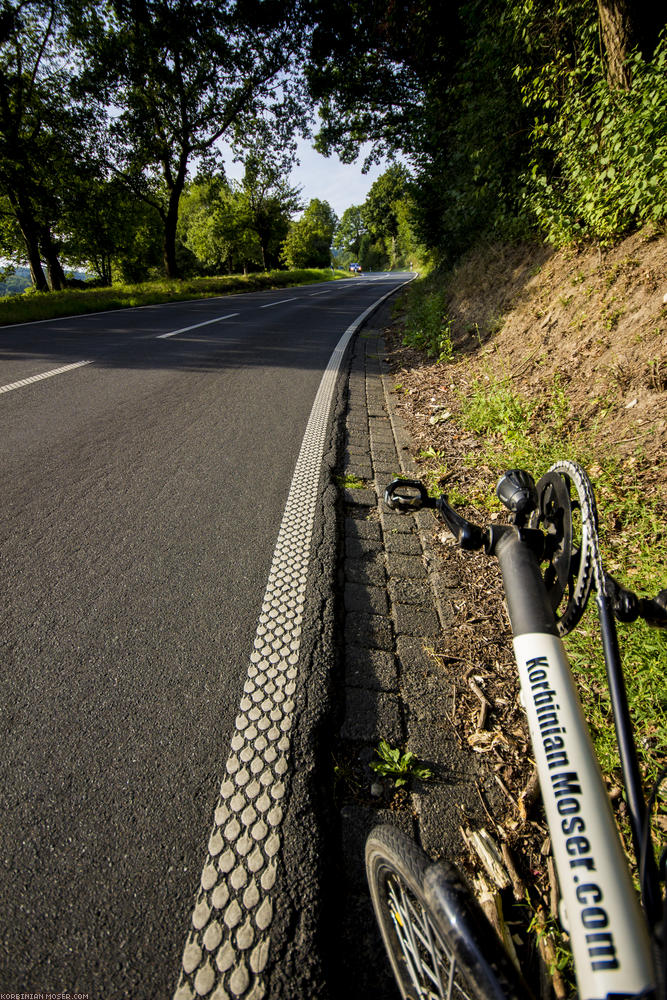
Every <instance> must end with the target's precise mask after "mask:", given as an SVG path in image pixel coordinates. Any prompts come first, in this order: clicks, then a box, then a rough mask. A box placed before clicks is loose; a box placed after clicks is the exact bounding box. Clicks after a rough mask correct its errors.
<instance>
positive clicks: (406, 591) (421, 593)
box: [387, 579, 431, 605]
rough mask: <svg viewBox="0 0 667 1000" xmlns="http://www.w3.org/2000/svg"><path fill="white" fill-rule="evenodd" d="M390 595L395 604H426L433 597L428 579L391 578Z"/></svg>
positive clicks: (388, 587) (389, 584) (389, 583)
mask: <svg viewBox="0 0 667 1000" xmlns="http://www.w3.org/2000/svg"><path fill="white" fill-rule="evenodd" d="M387 589H388V591H389V597H390V598H391V601H392V603H393V604H417V605H424V604H426V603H427V602H428V601H429V600H430V599H431V592H430V586H429V583H428V581H426V580H423V579H421V580H389V581H388V582H387Z"/></svg>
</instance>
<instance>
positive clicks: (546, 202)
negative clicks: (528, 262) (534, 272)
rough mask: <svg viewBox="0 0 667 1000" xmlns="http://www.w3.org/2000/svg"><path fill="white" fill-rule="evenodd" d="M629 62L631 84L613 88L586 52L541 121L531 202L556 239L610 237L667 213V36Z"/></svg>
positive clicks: (607, 239)
mask: <svg viewBox="0 0 667 1000" xmlns="http://www.w3.org/2000/svg"><path fill="white" fill-rule="evenodd" d="M629 66H630V70H631V75H632V81H633V82H632V87H631V88H630V89H629V90H627V91H626V90H622V89H619V88H614V87H611V86H610V85H609V83H608V82H607V80H606V78H605V76H604V73H603V67H602V65H601V61H600V59H599V57H597V56H594V55H591V54H588V53H587V55H586V57H585V58H582V60H581V61H580V63H579V64H578V65H577V67H576V68H575V69H574V70H573V71H572V72H571V73H570V74H569V75H568V77H567V78H566V81H565V93H564V94H563V95H562V96H561V99H560V102H559V104H558V110H557V111H556V113H555V114H554V115H553V118H552V120H547V121H545V120H542V121H540V122H538V123H536V126H535V129H534V134H533V139H534V144H535V147H536V151H537V153H538V154H539V155H536V156H535V158H534V159H533V162H532V165H531V169H530V172H529V173H528V174H527V175H526V176H525V182H526V203H527V207H528V209H529V210H532V211H533V212H534V214H535V217H536V219H537V221H538V223H539V226H540V228H541V230H542V231H543V232H544V233H545V235H546V236H547V238H548V239H549V240H550V241H551V242H552V243H555V244H563V243H568V242H572V241H582V240H588V239H596V240H599V241H600V242H602V243H610V242H613V241H614V240H616V239H618V238H619V237H621V236H623V235H625V234H626V233H628V232H629V231H631V230H632V229H635V228H637V227H639V226H642V225H644V224H646V223H656V224H660V223H662V222H663V221H664V220H665V219H666V218H667V38H665V37H663V40H662V43H661V44H660V46H659V47H658V49H657V51H656V53H655V56H654V58H653V60H652V61H651V62H648V63H647V62H646V61H645V60H644V59H643V58H642V57H641V56H640V55H639V54H638V53H637V52H635V53H634V54H633V55H632V58H631V59H630V61H629ZM535 90H536V87H535V86H534V87H533V93H535ZM533 99H534V98H533ZM542 99H543V100H547V101H548V103H549V106H550V103H551V102H550V99H549V98H545V97H544V96H543V98H542ZM545 154H549V157H548V158H547V157H546V156H545Z"/></svg>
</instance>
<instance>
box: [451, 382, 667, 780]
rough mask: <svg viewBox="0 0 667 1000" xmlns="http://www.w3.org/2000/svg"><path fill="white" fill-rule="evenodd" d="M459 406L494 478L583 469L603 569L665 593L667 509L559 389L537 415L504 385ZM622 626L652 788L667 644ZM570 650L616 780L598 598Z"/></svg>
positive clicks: (663, 746) (660, 743)
mask: <svg viewBox="0 0 667 1000" xmlns="http://www.w3.org/2000/svg"><path fill="white" fill-rule="evenodd" d="M461 404H462V412H461V416H460V420H461V422H462V424H463V426H465V427H466V428H467V429H468V430H471V431H474V432H475V433H477V434H479V435H480V436H482V438H483V458H482V461H483V464H484V465H487V466H489V467H490V468H492V469H493V470H494V472H495V473H497V474H500V473H501V472H502V471H503V470H504V469H506V468H516V467H518V468H525V469H527V470H528V471H530V472H531V473H532V474H533V476H534V477H535V479H537V478H539V476H541V475H542V474H543V473H544V472H546V470H547V468H548V467H549V466H550V465H552V464H553V463H554V462H555V461H557V460H558V459H561V458H569V459H572V460H573V461H576V462H578V463H579V464H580V465H581V466H583V468H584V469H586V470H587V471H588V473H589V475H590V477H591V480H592V483H593V488H594V490H595V495H596V502H597V508H598V516H599V525H600V541H601V547H602V557H603V564H604V566H605V569H607V571H608V572H610V573H611V574H612V575H613V576H614V577H615V578H616V579H618V581H619V582H620V583H621V584H622V585H623V586H625V587H628V588H629V589H631V590H634V591H636V592H637V593H639V594H640V596H653V595H654V594H656V593H657V592H658V591H659V590H661V589H662V588H665V587H667V526H666V524H665V513H666V511H665V505H664V501H663V502H661V500H660V498H657V497H654V496H647V495H646V491H645V489H644V488H643V487H642V485H641V483H640V482H639V481H638V479H637V477H636V475H635V474H634V473H633V465H632V463H628V462H627V461H622V460H621V459H620V458H619V457H618V456H615V455H614V454H613V451H611V452H607V453H605V454H601V452H600V450H599V449H597V448H596V447H595V446H594V444H593V443H592V441H591V439H590V436H589V435H586V434H585V433H584V432H583V431H582V430H581V428H580V427H579V424H578V422H577V420H576V419H575V418H574V415H573V414H572V413H571V409H570V406H569V402H568V400H567V397H566V395H565V393H564V391H563V390H562V388H561V387H560V386H559V385H555V386H554V391H553V395H552V398H551V399H550V400H546V401H544V403H543V406H542V408H541V411H540V413H539V414H538V413H537V412H536V408H535V405H534V404H533V403H532V402H530V401H529V400H527V399H525V398H523V397H522V396H521V394H520V393H517V392H516V391H515V390H513V389H511V388H510V387H509V385H508V383H507V381H506V380H496V381H493V380H490V381H489V382H488V383H486V384H483V383H481V382H479V383H478V384H477V385H476V386H475V388H474V390H473V392H472V393H471V394H470V396H469V397H468V398H466V399H461ZM475 463H476V464H479V455H478V454H477V453H476V454H475ZM492 478H493V477H492ZM494 489H495V479H494V480H493V482H490V483H489V484H488V493H489V497H490V496H491V495H492V494H493V491H494ZM617 627H618V632H619V644H620V647H621V653H622V657H623V666H624V672H625V677H626V684H627V689H628V701H629V704H630V708H631V712H632V716H633V723H634V726H635V735H636V741H637V750H638V755H639V760H640V765H641V769H642V773H643V774H644V776H645V780H646V783H647V786H650V785H651V784H652V782H653V781H654V780H655V778H656V777H657V773H658V771H659V769H660V767H661V766H662V765H663V764H664V762H665V760H667V689H666V686H665V677H666V676H667V635H665V634H664V632H660V631H658V630H655V629H652V628H650V627H649V626H648V625H645V624H644V623H642V622H638V623H634V624H631V625H623V624H621V623H618V626H617ZM566 646H567V649H568V654H569V656H570V658H571V661H572V668H573V671H574V673H575V676H576V678H577V682H578V683H579V685H580V687H581V694H582V700H583V703H584V711H585V713H586V716H587V718H588V720H589V723H590V726H591V730H592V734H593V740H594V744H595V748H596V752H597V754H598V757H599V760H600V764H601V767H602V770H603V772H604V773H605V774H608V775H617V774H618V772H619V759H618V749H617V746H616V738H615V733H614V728H613V724H612V719H611V710H610V703H609V696H608V691H607V682H606V670H605V665H604V657H603V655H602V649H601V646H600V639H599V632H598V630H597V609H596V606H595V601H594V598H591V602H590V606H589V608H588V610H587V612H586V615H585V617H584V619H583V621H582V623H581V624H580V626H579V627H578V628H577V629H575V631H574V632H573V633H571V634H570V635H569V636H568V637H567V638H566Z"/></svg>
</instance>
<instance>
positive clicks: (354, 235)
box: [333, 205, 368, 260]
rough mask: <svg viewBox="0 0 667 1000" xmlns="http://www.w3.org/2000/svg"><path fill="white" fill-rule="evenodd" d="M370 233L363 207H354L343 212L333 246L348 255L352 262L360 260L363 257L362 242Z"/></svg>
mask: <svg viewBox="0 0 667 1000" xmlns="http://www.w3.org/2000/svg"><path fill="white" fill-rule="evenodd" d="M367 232H368V230H367V227H366V223H365V221H364V216H363V209H362V206H361V205H352V206H351V207H350V208H346V209H345V211H344V212H343V215H342V217H341V220H340V222H339V223H338V226H337V228H336V233H335V236H334V241H333V245H334V247H335V248H336V250H341V251H342V252H343V253H344V254H347V255H348V257H349V259H350V260H358V259H359V257H360V255H361V241H362V239H363V237H364V236H365V235H366V233H367Z"/></svg>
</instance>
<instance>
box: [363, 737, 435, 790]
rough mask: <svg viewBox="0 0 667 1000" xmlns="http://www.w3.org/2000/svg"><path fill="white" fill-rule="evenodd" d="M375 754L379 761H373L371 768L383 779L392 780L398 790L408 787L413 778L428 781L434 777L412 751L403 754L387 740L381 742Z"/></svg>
mask: <svg viewBox="0 0 667 1000" xmlns="http://www.w3.org/2000/svg"><path fill="white" fill-rule="evenodd" d="M375 753H376V754H377V756H378V758H379V759H378V760H373V761H371V763H370V764H369V767H370V768H371V770H372V771H374V772H375V773H376V774H379V775H380V777H382V778H392V779H393V782H394V785H395V787H396V788H401V787H403V786H404V785H407V784H408V782H409V781H411V780H412V779H413V778H418V779H419V780H420V781H428V780H429V779H430V778H432V777H433V772H432V771H431V770H430V769H429V768H428V767H425V766H424V764H422V763H420V761H418V760H417V758H416V757H415V755H414V754H413V753H412V752H411V751H410V750H406V751H405V752H402V751H401V750H400V748H399V747H392V746H390V744H389V743H388V742H387V741H386V740H385V739H381V740H380V742H379V744H378V746H377V748H376V750H375Z"/></svg>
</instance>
